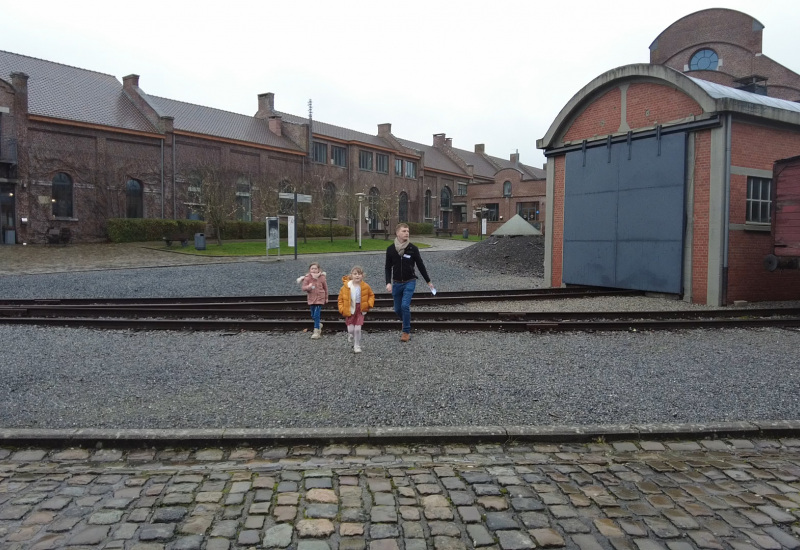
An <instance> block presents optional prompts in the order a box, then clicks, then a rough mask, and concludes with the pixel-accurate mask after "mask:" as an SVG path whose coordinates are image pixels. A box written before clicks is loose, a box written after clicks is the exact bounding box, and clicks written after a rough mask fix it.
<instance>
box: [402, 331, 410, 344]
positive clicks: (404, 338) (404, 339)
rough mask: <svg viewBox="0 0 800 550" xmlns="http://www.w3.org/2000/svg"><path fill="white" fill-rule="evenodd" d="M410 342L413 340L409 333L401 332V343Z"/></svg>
mask: <svg viewBox="0 0 800 550" xmlns="http://www.w3.org/2000/svg"><path fill="white" fill-rule="evenodd" d="M409 340H411V335H410V334H409V333H407V332H401V333H400V341H401V342H408V341H409Z"/></svg>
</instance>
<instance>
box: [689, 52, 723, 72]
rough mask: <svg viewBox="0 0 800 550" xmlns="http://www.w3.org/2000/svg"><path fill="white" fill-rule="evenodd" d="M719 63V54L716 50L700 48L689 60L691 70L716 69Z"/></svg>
mask: <svg viewBox="0 0 800 550" xmlns="http://www.w3.org/2000/svg"><path fill="white" fill-rule="evenodd" d="M718 65H719V56H718V55H717V52H715V51H714V50H709V49H704V50H700V51H698V52H697V53H695V54H694V55H693V56H692V60H691V61H690V62H689V70H690V71H716V70H717V66H718Z"/></svg>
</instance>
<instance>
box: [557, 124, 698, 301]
mask: <svg viewBox="0 0 800 550" xmlns="http://www.w3.org/2000/svg"><path fill="white" fill-rule="evenodd" d="M685 149H686V136H685V134H683V133H676V134H669V135H664V136H660V137H659V138H658V139H657V138H656V137H652V138H645V139H638V140H632V141H630V142H624V143H614V144H612V145H611V147H610V149H609V147H607V146H605V147H603V146H600V147H593V148H588V149H586V150H585V151H574V152H571V153H568V154H567V158H566V180H565V197H564V252H563V281H564V283H567V284H581V285H593V286H605V287H612V288H628V289H633V290H646V291H653V292H666V293H672V294H679V293H681V291H682V277H681V275H682V259H683V225H684V209H685V207H684V180H685V175H684V173H685V163H686V151H685Z"/></svg>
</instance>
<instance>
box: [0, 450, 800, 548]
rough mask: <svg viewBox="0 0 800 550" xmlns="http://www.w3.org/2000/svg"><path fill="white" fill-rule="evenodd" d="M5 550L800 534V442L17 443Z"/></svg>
mask: <svg viewBox="0 0 800 550" xmlns="http://www.w3.org/2000/svg"><path fill="white" fill-rule="evenodd" d="M0 548H3V549H4V550H21V549H41V550H45V549H52V548H72V549H84V548H121V549H126V550H156V549H158V550H161V549H171V550H181V549H182V550H189V549H198V550H228V549H238V548H297V549H299V550H362V549H364V550H365V549H367V548H369V550H422V549H425V548H434V549H436V550H451V549H469V548H480V549H484V548H485V549H501V550H521V549H527V548H576V549H580V550H594V549H600V548H606V549H610V548H614V549H620V550H621V549H637V550H650V549H658V548H662V549H665V548H668V549H671V550H683V549H690V548H724V549H734V550H744V549H750V548H761V549H780V548H789V549H795V548H800V439H769V440H766V439H708V440H700V441H696V442H695V441H687V440H682V441H663V442H659V441H658V440H655V439H654V440H651V441H646V440H645V441H640V440H637V441H620V442H613V443H603V442H602V441H600V440H599V441H598V442H596V443H582V444H578V443H572V444H535V443H531V444H525V443H521V442H520V443H514V442H507V443H505V444H486V445H480V444H474V443H471V444H461V443H452V444H442V445H423V444H418V445H385V446H384V445H360V444H349V443H337V444H330V445H327V446H314V445H302V446H285V447H258V448H251V447H247V446H232V447H229V448H198V449H191V450H183V449H178V448H175V449H164V448H161V449H155V448H134V449H132V450H116V449H112V448H100V449H97V448H96V447H92V448H91V449H84V448H58V449H48V448H11V447H8V446H6V447H2V446H0Z"/></svg>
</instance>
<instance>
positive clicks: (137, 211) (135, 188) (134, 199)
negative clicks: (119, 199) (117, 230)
mask: <svg viewBox="0 0 800 550" xmlns="http://www.w3.org/2000/svg"><path fill="white" fill-rule="evenodd" d="M125 217H126V218H143V217H144V196H143V193H142V182H140V181H139V180H134V179H130V180H128V182H127V183H126V184H125Z"/></svg>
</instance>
